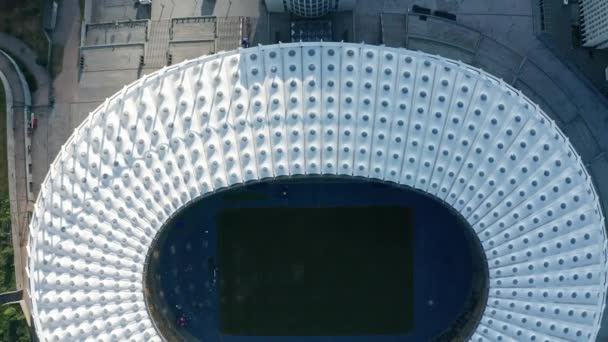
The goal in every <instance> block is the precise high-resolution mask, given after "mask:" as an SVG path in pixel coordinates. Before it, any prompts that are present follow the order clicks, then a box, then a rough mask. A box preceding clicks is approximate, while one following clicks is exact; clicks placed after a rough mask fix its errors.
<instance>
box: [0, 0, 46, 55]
mask: <svg viewBox="0 0 608 342" xmlns="http://www.w3.org/2000/svg"><path fill="white" fill-rule="evenodd" d="M0 32H4V33H7V34H10V35H13V36H15V37H17V38H19V39H21V40H23V41H24V42H26V43H27V44H28V45H30V46H31V47H32V48H33V49H34V51H35V52H36V55H37V56H38V57H39V59H40V60H44V61H46V54H47V48H48V46H47V41H46V38H45V37H44V33H43V32H42V1H41V0H3V1H0Z"/></svg>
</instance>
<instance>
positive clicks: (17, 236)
mask: <svg viewBox="0 0 608 342" xmlns="http://www.w3.org/2000/svg"><path fill="white" fill-rule="evenodd" d="M0 73H1V74H2V75H3V76H4V77H3V83H4V80H6V81H7V82H8V84H4V87H6V88H8V89H9V90H10V93H11V95H12V96H11V97H12V103H10V102H9V101H10V99H8V98H7V105H6V106H7V130H12V132H10V131H9V132H7V133H8V134H7V136H8V139H7V140H8V141H7V157H8V159H9V160H8V165H9V170H8V173H9V194H10V204H11V229H12V236H13V250H14V255H15V279H16V283H17V284H16V286H17V290H23V291H26V292H27V274H26V273H25V264H26V262H27V251H26V246H27V238H28V234H29V227H28V223H29V215H28V213H27V210H28V191H27V178H26V171H27V169H26V161H25V156H24V154H25V138H26V137H25V126H24V121H25V119H24V117H25V112H24V111H25V110H26V96H27V95H26V94H25V93H24V89H27V85H25V88H24V85H23V84H22V83H21V78H20V77H19V71H18V70H17V69H16V68H15V66H14V64H13V63H12V62H11V60H10V59H9V58H8V57H7V56H6V55H5V54H4V53H2V51H1V50H0ZM11 107H12V108H11ZM11 112H12V115H11ZM11 137H13V139H10V138H11ZM11 158H14V160H10V159H11ZM26 297H27V296H26ZM21 308H22V309H23V312H24V315H25V317H26V319H27V321H28V323H29V322H30V315H31V314H30V310H29V302H27V301H22V302H21Z"/></svg>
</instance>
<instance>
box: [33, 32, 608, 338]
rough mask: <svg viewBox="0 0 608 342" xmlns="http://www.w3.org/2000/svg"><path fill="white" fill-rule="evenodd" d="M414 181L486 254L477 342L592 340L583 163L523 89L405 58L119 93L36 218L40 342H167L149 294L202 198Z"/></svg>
mask: <svg viewBox="0 0 608 342" xmlns="http://www.w3.org/2000/svg"><path fill="white" fill-rule="evenodd" d="M296 174H298V175H302V174H334V175H335V174H337V175H344V176H361V177H369V178H374V179H378V180H383V181H388V182H395V183H400V184H405V185H408V186H410V187H414V188H417V189H419V190H422V191H425V192H428V193H430V194H432V195H434V196H436V197H438V198H439V199H441V200H443V201H445V202H446V203H447V204H448V205H450V206H452V207H454V208H455V209H456V210H458V211H459V212H460V213H461V214H462V215H463V216H464V217H465V218H466V220H467V221H468V222H469V224H470V225H471V226H472V227H473V229H474V230H475V232H476V233H477V234H478V236H479V239H480V240H481V243H482V246H483V248H484V251H485V253H486V255H487V260H488V268H489V276H490V279H489V287H490V288H489V297H488V302H487V306H486V308H485V311H484V313H483V317H482V319H481V321H480V322H479V325H478V326H477V328H476V330H475V332H474V333H473V336H472V338H471V339H472V340H473V341H478V340H482V341H565V340H568V341H570V340H575V341H587V340H590V339H595V336H596V334H597V331H598V329H599V325H600V321H601V318H602V312H603V309H604V306H605V301H606V257H607V254H606V235H605V232H604V218H603V217H602V214H601V211H600V206H599V204H598V197H597V195H596V193H595V191H594V189H593V186H592V183H591V180H590V178H589V176H588V174H587V172H586V171H585V168H584V166H583V164H582V163H581V160H580V157H579V156H578V155H577V153H576V152H575V151H574V149H573V148H572V146H571V144H570V143H569V142H568V139H567V138H566V137H565V136H564V135H563V134H562V133H561V131H560V130H559V129H558V128H557V127H556V126H555V124H554V122H553V121H552V120H551V119H549V118H548V117H547V116H546V115H545V114H544V113H543V112H542V110H541V109H540V108H539V107H538V106H537V105H536V104H534V103H533V102H531V101H530V100H529V99H527V98H526V97H525V96H523V95H522V94H521V92H520V91H518V90H516V89H514V88H512V87H511V86H509V85H508V84H507V83H505V82H503V81H502V80H499V79H497V78H496V77H494V76H492V75H489V74H487V73H485V72H483V71H481V70H478V69H476V68H473V67H471V66H468V65H465V64H462V63H459V62H455V61H451V60H447V59H445V58H441V57H438V56H432V55H428V54H425V53H420V52H414V51H409V50H404V49H394V48H388V47H378V46H369V45H357V44H347V43H295V44H283V45H270V46H260V47H255V48H250V49H245V50H238V51H231V52H223V53H218V54H216V55H213V56H206V57H201V58H199V59H196V60H192V61H186V62H183V63H181V64H179V65H174V66H171V67H167V68H164V69H162V70H160V71H158V72H156V73H154V74H151V75H148V76H144V77H142V78H141V79H140V80H138V81H136V82H134V83H132V84H131V85H128V86H126V87H125V88H123V89H122V90H121V91H119V92H118V93H117V94H115V95H114V96H112V97H111V98H110V99H108V100H107V101H105V103H104V104H103V105H101V106H100V107H99V108H97V109H96V110H95V111H94V112H93V113H91V114H90V115H89V117H88V118H87V119H86V120H85V121H84V122H83V123H82V124H81V125H80V126H79V127H78V128H77V129H76V130H75V132H74V133H73V135H72V136H71V137H70V139H69V140H68V141H67V142H66V143H65V145H64V146H63V148H62V150H61V151H60V153H59V155H58V156H57V158H56V160H55V161H54V162H53V164H52V165H51V167H50V171H49V173H48V175H47V177H46V179H45V181H44V183H43V185H42V188H41V191H40V195H39V198H38V201H37V202H36V205H35V211H34V214H33V218H32V221H31V227H30V234H31V235H30V240H29V246H28V251H29V259H28V266H27V268H28V273H29V279H30V283H29V291H30V295H31V302H32V303H31V304H32V308H33V319H34V323H35V327H36V330H37V333H38V336H39V337H40V339H41V340H42V341H70V340H74V341H84V340H96V341H97V340H100V341H111V340H117V341H160V340H161V339H162V338H161V337H160V335H159V334H158V332H157V331H156V329H155V326H154V323H153V321H152V319H151V317H150V315H149V314H148V311H147V309H146V303H145V302H144V295H143V290H144V289H143V279H142V274H143V272H144V269H143V267H144V260H145V258H146V254H147V252H148V249H149V247H150V244H151V242H152V240H153V238H154V236H155V234H156V233H157V232H158V230H159V228H160V227H161V226H162V225H163V223H164V222H166V221H167V220H168V219H169V218H170V217H171V215H172V214H173V213H175V212H176V211H178V210H179V209H180V208H182V207H184V206H186V205H188V204H189V203H190V202H192V201H193V200H195V199H197V198H199V197H200V196H202V195H203V194H206V193H209V192H213V191H215V190H217V189H220V188H225V187H229V186H231V185H233V184H239V183H243V182H247V181H255V180H259V179H262V178H268V177H271V178H272V177H277V176H285V175H296Z"/></svg>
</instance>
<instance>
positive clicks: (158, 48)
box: [144, 20, 171, 68]
mask: <svg viewBox="0 0 608 342" xmlns="http://www.w3.org/2000/svg"><path fill="white" fill-rule="evenodd" d="M150 25H151V26H152V28H151V29H150V35H149V39H148V43H147V44H146V57H145V59H144V63H145V65H146V68H152V67H153V68H161V67H163V66H165V65H167V51H169V30H170V28H171V20H157V21H152V22H151V24H150Z"/></svg>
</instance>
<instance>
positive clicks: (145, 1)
mask: <svg viewBox="0 0 608 342" xmlns="http://www.w3.org/2000/svg"><path fill="white" fill-rule="evenodd" d="M138 2H139V4H140V5H152V0H138Z"/></svg>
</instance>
